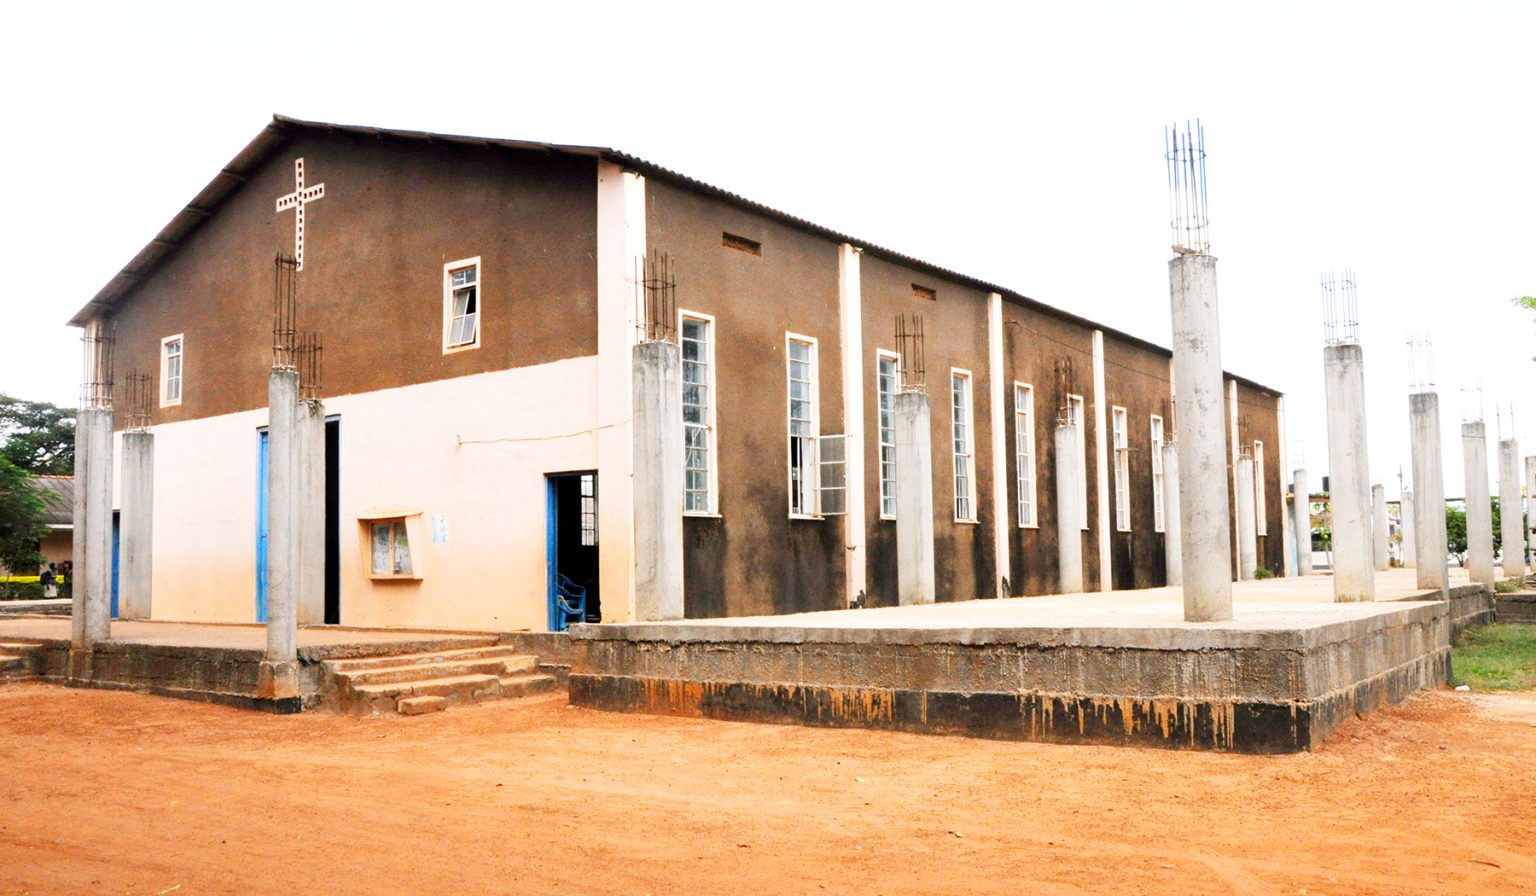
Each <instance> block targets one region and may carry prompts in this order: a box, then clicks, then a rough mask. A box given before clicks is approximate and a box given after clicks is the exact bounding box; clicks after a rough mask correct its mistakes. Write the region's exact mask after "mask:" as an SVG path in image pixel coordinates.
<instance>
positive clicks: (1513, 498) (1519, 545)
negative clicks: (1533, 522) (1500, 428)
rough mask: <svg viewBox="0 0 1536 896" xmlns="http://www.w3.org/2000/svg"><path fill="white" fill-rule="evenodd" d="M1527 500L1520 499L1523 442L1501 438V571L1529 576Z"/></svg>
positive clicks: (1518, 576) (1509, 576)
mask: <svg viewBox="0 0 1536 896" xmlns="http://www.w3.org/2000/svg"><path fill="white" fill-rule="evenodd" d="M1524 504H1525V502H1523V501H1521V500H1520V443H1519V442H1518V441H1516V440H1515V439H1500V440H1499V552H1500V553H1501V554H1502V555H1503V556H1502V557H1501V558H1500V561H1499V574H1500V575H1501V576H1503V577H1504V578H1506V579H1522V580H1523V579H1524V578H1525V521H1524V520H1523V519H1521V517H1522V515H1523V511H1524V509H1525V507H1524Z"/></svg>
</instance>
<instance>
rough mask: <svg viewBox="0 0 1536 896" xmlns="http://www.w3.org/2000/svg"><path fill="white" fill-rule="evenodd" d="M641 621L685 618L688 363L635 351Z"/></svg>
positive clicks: (664, 345)
mask: <svg viewBox="0 0 1536 896" xmlns="http://www.w3.org/2000/svg"><path fill="white" fill-rule="evenodd" d="M634 357H635V367H634V375H633V381H634V387H635V396H634V409H635V415H634V420H633V425H634V433H635V455H634V465H635V478H634V506H635V548H634V550H635V619H636V620H637V621H642V622H644V621H654V620H661V619H681V618H683V360H682V356H681V355H680V354H679V352H678V348H677V346H675V345H673V344H672V343H670V342H642V343H640V344H638V345H636V346H635V348H634Z"/></svg>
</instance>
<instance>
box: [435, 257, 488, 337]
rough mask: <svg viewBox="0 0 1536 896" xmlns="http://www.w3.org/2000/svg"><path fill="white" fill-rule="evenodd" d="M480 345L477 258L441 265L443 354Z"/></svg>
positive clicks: (478, 262)
mask: <svg viewBox="0 0 1536 896" xmlns="http://www.w3.org/2000/svg"><path fill="white" fill-rule="evenodd" d="M479 346H480V259H479V258H478V257H476V258H466V259H464V260H463V261H452V262H449V263H448V264H445V265H443V352H444V354H446V353H448V352H453V351H460V350H462V349H467V348H478V347H479Z"/></svg>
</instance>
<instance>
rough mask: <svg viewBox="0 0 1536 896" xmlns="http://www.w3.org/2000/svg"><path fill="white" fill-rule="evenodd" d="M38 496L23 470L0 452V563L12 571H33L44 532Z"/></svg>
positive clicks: (39, 555)
mask: <svg viewBox="0 0 1536 896" xmlns="http://www.w3.org/2000/svg"><path fill="white" fill-rule="evenodd" d="M44 510H45V509H44V507H43V499H42V496H41V495H39V494H38V492H37V489H36V487H35V486H33V484H32V476H31V475H30V474H29V473H27V471H26V470H23V469H21V468H20V467H18V466H16V465H15V464H13V463H11V462H10V461H9V460H8V459H6V457H5V456H4V455H0V565H4V566H5V568H6V569H9V570H11V571H12V572H18V573H26V574H31V573H33V572H36V571H37V567H38V564H39V563H41V562H42V559H43V558H42V555H41V554H39V553H38V552H37V546H38V542H39V541H41V540H42V538H43V536H44V535H47V534H48V526H47V524H46V523H45V522H44V519H45V517H44Z"/></svg>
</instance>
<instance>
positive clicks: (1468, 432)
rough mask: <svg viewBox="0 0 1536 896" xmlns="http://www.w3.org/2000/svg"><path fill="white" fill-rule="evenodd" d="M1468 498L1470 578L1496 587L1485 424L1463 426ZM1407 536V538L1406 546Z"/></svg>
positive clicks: (1462, 451)
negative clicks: (1494, 581)
mask: <svg viewBox="0 0 1536 896" xmlns="http://www.w3.org/2000/svg"><path fill="white" fill-rule="evenodd" d="M1461 461H1462V470H1463V476H1464V477H1465V479H1466V496H1467V575H1468V577H1469V578H1471V579H1472V581H1474V582H1482V583H1483V584H1484V585H1489V586H1491V585H1493V508H1492V506H1491V505H1490V504H1489V501H1488V437H1487V432H1486V430H1485V428H1484V426H1483V421H1481V420H1471V421H1468V422H1466V423H1463V424H1461ZM1407 537H1408V536H1407V533H1406V532H1405V533H1404V534H1403V538H1404V541H1405V543H1406V540H1407Z"/></svg>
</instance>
